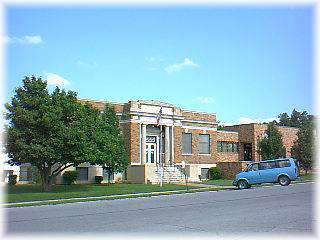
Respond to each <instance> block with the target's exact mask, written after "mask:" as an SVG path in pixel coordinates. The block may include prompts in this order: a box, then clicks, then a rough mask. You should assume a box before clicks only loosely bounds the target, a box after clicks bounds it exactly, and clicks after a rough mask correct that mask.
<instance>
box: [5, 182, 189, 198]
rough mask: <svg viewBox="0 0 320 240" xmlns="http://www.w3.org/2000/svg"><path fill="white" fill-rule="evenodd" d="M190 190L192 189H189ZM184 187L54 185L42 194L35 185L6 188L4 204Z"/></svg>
mask: <svg viewBox="0 0 320 240" xmlns="http://www.w3.org/2000/svg"><path fill="white" fill-rule="evenodd" d="M190 188H192V187H190ZM183 189H185V186H183V185H176V184H164V185H163V187H160V186H159V185H151V184H125V183H119V184H110V185H108V184H101V185H96V184H77V185H69V186H68V185H67V186H65V185H54V186H53V187H52V191H51V192H42V191H41V186H40V185H36V184H25V185H15V186H8V187H7V194H6V198H5V202H7V203H17V202H28V201H39V200H53V199H67V198H79V197H98V196H105V195H118V194H132V193H148V192H161V191H174V190H183Z"/></svg>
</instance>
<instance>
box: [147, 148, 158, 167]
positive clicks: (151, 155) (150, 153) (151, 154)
mask: <svg viewBox="0 0 320 240" xmlns="http://www.w3.org/2000/svg"><path fill="white" fill-rule="evenodd" d="M156 151H157V144H156V143H147V144H146V162H147V163H155V162H156V161H157V154H156V153H157V152H156Z"/></svg>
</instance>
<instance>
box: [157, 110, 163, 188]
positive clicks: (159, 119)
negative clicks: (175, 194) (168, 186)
mask: <svg viewBox="0 0 320 240" xmlns="http://www.w3.org/2000/svg"><path fill="white" fill-rule="evenodd" d="M161 115H162V106H161V107H160V110H159V113H158V119H157V122H158V125H159V128H160V141H159V145H160V146H159V149H160V154H159V155H160V156H159V158H160V159H159V163H160V164H159V165H160V168H159V169H160V187H162V183H163V164H162V163H163V161H162V147H163V146H162V125H161V117H162V116H161Z"/></svg>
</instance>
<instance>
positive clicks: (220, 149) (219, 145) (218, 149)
mask: <svg viewBox="0 0 320 240" xmlns="http://www.w3.org/2000/svg"><path fill="white" fill-rule="evenodd" d="M217 151H218V152H222V142H217Z"/></svg>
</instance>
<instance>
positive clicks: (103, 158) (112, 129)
mask: <svg viewBox="0 0 320 240" xmlns="http://www.w3.org/2000/svg"><path fill="white" fill-rule="evenodd" d="M101 121H102V124H101V127H100V128H99V129H97V130H96V132H95V134H96V137H95V139H96V140H97V145H98V146H100V148H98V149H97V150H98V154H99V155H100V156H99V158H98V159H97V162H96V163H97V164H99V165H101V166H103V167H104V168H105V169H106V171H107V172H108V175H109V178H110V176H111V174H113V173H115V172H122V171H125V170H126V168H127V166H128V164H129V160H128V159H129V158H128V156H127V153H126V151H125V148H124V140H123V137H122V134H121V131H120V128H119V119H118V117H117V116H116V113H115V110H114V108H113V106H111V105H110V104H108V103H107V104H106V105H105V109H104V111H103V113H102V114H101ZM106 134H107V135H108V136H109V137H108V138H106V137H105V136H106ZM104 151H107V152H108V154H104ZM100 153H102V154H100ZM108 181H110V179H108Z"/></svg>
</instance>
